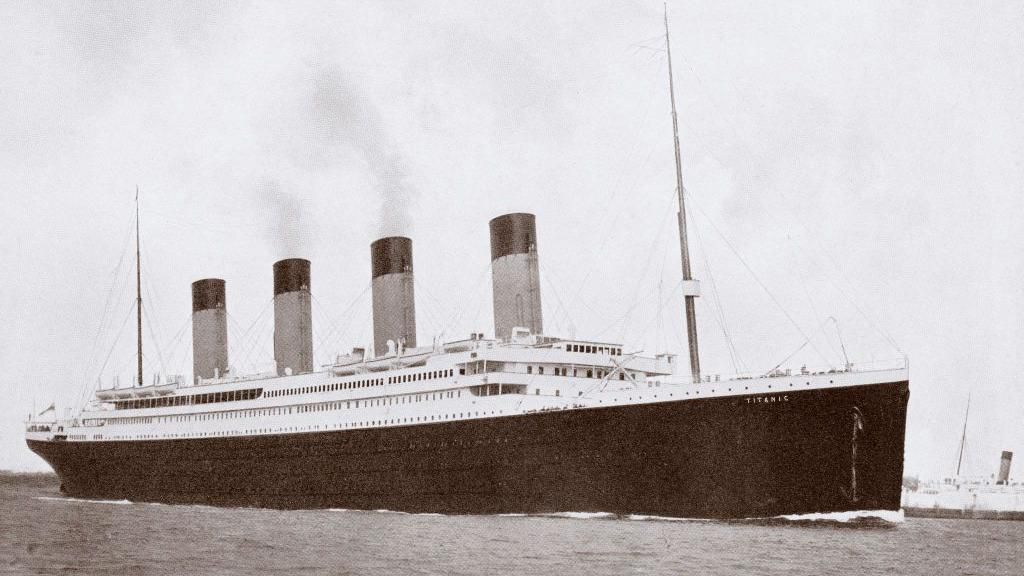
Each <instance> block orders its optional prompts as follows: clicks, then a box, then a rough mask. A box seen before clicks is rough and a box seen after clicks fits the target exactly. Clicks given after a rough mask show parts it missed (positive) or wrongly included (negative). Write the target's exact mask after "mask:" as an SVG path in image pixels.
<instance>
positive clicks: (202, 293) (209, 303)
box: [192, 278, 225, 312]
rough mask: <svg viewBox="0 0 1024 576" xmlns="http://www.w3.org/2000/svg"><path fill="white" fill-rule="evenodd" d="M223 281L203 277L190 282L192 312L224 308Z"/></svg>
mask: <svg viewBox="0 0 1024 576" xmlns="http://www.w3.org/2000/svg"><path fill="white" fill-rule="evenodd" d="M224 300H225V298H224V281H223V280H221V279H220V278H205V279H203V280H196V281H195V282H193V283H192V312H199V311H200V310H215V309H217V308H224V306H225V303H224Z"/></svg>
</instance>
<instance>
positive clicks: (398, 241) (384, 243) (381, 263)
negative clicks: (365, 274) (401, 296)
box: [370, 236, 412, 278]
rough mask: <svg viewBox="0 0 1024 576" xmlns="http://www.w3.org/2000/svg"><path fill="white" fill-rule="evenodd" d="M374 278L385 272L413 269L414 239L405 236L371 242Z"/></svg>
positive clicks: (392, 272)
mask: <svg viewBox="0 0 1024 576" xmlns="http://www.w3.org/2000/svg"><path fill="white" fill-rule="evenodd" d="M370 259H371V260H372V261H373V278H377V277H378V276H383V275H385V274H394V273H397V272H405V270H406V268H408V269H409V271H410V272H411V271H412V240H410V239H409V238H406V237H405V236H390V237H388V238H381V239H380V240H377V241H376V242H374V243H373V244H370Z"/></svg>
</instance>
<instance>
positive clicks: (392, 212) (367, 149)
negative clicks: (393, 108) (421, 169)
mask: <svg viewBox="0 0 1024 576" xmlns="http://www.w3.org/2000/svg"><path fill="white" fill-rule="evenodd" d="M312 90H313V93H312V114H313V117H314V123H313V124H314V134H315V135H316V137H318V138H319V139H321V140H322V141H323V143H324V144H327V145H344V146H348V147H350V148H351V149H352V150H353V151H354V152H356V153H357V154H358V155H359V156H360V157H361V158H362V159H363V161H364V162H365V163H366V166H367V168H368V169H369V171H370V175H371V178H372V181H373V184H374V188H375V190H376V192H377V193H378V195H379V197H380V213H379V214H378V218H377V234H378V236H397V235H402V234H407V233H409V221H410V218H409V208H410V207H409V204H410V202H411V201H412V199H413V197H414V191H413V189H412V187H411V186H410V184H409V182H408V163H407V161H406V159H405V157H404V156H403V155H402V154H401V153H400V152H399V151H398V148H397V146H396V145H395V143H394V141H393V140H392V139H391V138H390V137H389V135H388V133H387V130H386V129H385V128H384V123H383V121H382V119H381V117H380V112H379V111H378V110H377V108H376V107H375V106H374V105H373V104H372V103H371V102H370V101H369V100H368V99H367V98H366V97H364V96H363V94H362V93H361V92H360V91H359V89H358V88H357V87H355V86H354V85H353V84H352V83H351V82H349V81H348V79H347V78H346V77H345V75H344V74H343V73H342V71H341V70H339V69H338V68H336V67H322V68H318V69H315V70H314V71H313V86H312Z"/></svg>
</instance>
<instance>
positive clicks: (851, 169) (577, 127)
mask: <svg viewBox="0 0 1024 576" xmlns="http://www.w3.org/2000/svg"><path fill="white" fill-rule="evenodd" d="M512 4H519V3H503V2H501V3H500V2H419V3H411V2H410V3H405V2H375V3H369V2H322V3H321V2H292V3H264V2H200V1H194V2H163V3H132V2H116V1H115V2H103V3H99V2H97V3H84V2H76V3H44V2H5V3H3V5H2V6H0V78H2V80H0V200H2V203H0V206H2V207H3V209H2V210H0V246H2V251H0V270H2V271H3V272H2V273H0V366H3V372H2V373H0V393H2V394H3V402H2V403H0V469H15V470H42V469H45V468H46V465H45V463H44V462H42V460H40V459H38V458H37V457H35V456H34V455H33V454H32V453H31V452H29V451H28V450H27V448H26V447H25V445H24V440H23V422H24V420H25V418H26V416H27V415H28V414H29V413H30V412H31V411H32V410H36V411H38V410H41V409H42V408H43V407H45V406H48V405H49V404H50V403H51V402H56V403H57V405H58V407H59V408H58V409H59V410H60V411H61V412H63V411H64V409H65V408H66V407H69V406H73V405H74V404H75V402H76V401H78V399H80V398H82V397H83V395H84V396H88V395H89V394H91V392H92V390H94V389H95V388H96V386H97V385H100V386H103V387H110V386H112V385H113V382H114V380H115V379H119V381H120V383H121V384H126V383H128V382H130V380H131V377H132V374H133V371H134V331H133V317H132V316H131V314H132V306H133V298H134V284H133V282H134V276H133V275H134V272H133V268H132V266H133V263H132V260H133V254H132V246H131V231H132V226H133V218H134V210H135V193H136V187H138V189H139V191H140V194H139V197H140V200H139V208H140V214H141V230H142V270H143V276H144V282H143V302H144V307H145V311H144V314H143V316H144V318H145V320H146V328H145V329H144V360H145V364H146V378H147V379H150V378H152V377H154V375H155V374H163V375H165V376H166V375H171V374H184V375H186V378H188V377H189V376H188V375H189V374H190V372H191V351H190V349H191V342H190V338H191V334H190V330H189V321H190V314H191V308H190V283H191V282H192V281H194V280H197V279H200V278H207V277H218V278H223V279H225V280H226V282H227V308H228V314H229V317H230V320H229V344H230V357H231V364H232V366H233V367H234V369H235V371H236V372H241V373H245V372H256V371H262V370H266V369H267V368H268V366H271V365H272V361H273V358H272V342H271V340H272V339H271V334H272V316H273V314H272V313H271V312H270V305H271V300H272V283H271V282H272V276H271V266H272V263H273V262H274V261H276V260H278V259H280V258H285V257H305V258H309V259H310V260H311V261H312V292H313V296H314V302H313V308H314V311H313V316H314V318H313V319H314V347H315V355H316V359H317V363H318V364H326V363H328V362H330V361H331V360H332V358H334V356H335V355H337V354H339V353H345V352H347V351H348V350H349V349H351V348H352V347H356V346H365V345H366V344H367V343H369V342H370V341H371V340H372V326H371V319H370V298H369V291H368V287H369V284H370V262H369V244H370V242H372V241H373V240H375V239H377V238H379V237H382V236H386V235H395V234H401V235H407V236H409V237H411V238H412V239H413V250H414V261H415V272H416V281H415V289H416V299H417V301H416V310H417V328H418V333H419V334H418V339H419V341H420V342H430V341H432V340H433V339H434V338H439V339H443V340H454V339H459V338H463V337H465V336H467V335H468V334H470V333H471V332H484V333H488V334H490V333H493V326H492V321H491V302H490V298H491V296H490V278H489V248H488V228H487V222H488V220H489V219H490V218H493V217H495V216H498V215H500V214H504V213H507V212H511V211H524V212H532V213H534V214H536V216H537V226H538V250H539V255H540V262H541V278H542V280H541V282H542V297H543V306H544V320H545V331H546V332H547V333H549V334H552V335H561V336H572V335H575V336H576V337H579V338H588V339H596V340H605V341H612V342H618V343H622V344H624V345H625V347H626V349H627V350H631V351H636V350H643V351H645V352H646V353H650V354H654V353H659V352H672V353H676V354H683V355H684V357H685V349H686V340H685V329H684V326H683V314H682V298H681V297H680V293H679V292H680V285H679V279H680V272H679V245H678V237H677V233H676V230H675V203H674V202H675V175H674V163H673V152H672V131H671V116H670V112H669V101H668V93H667V80H668V76H667V62H666V57H665V51H664V38H663V22H662V18H663V12H662V10H663V6H662V4H661V3H659V2H647V1H642V2H640V1H637V2H586V3H583V2H547V3H540V4H538V3H531V5H524V6H518V5H512ZM668 11H669V15H670V19H671V22H670V23H671V41H672V49H673V58H674V62H673V64H674V72H675V75H674V78H675V82H676V91H677V101H678V107H679V124H680V138H681V143H682V149H683V164H684V166H683V173H684V180H685V184H686V189H687V198H688V202H689V204H688V210H689V223H690V240H691V246H692V250H693V258H694V276H695V277H697V278H698V279H700V280H701V281H702V287H703V296H702V297H701V298H700V299H699V301H698V305H697V319H698V324H699V326H698V331H699V335H700V336H699V337H700V346H701V354H702V366H703V370H704V372H705V374H721V375H723V376H729V375H734V374H737V373H763V372H766V371H768V370H769V369H771V368H773V367H775V366H779V365H781V366H782V367H783V368H785V367H790V368H793V369H799V368H800V366H802V365H807V366H808V367H810V368H819V367H826V368H827V367H841V366H842V365H843V364H845V362H846V361H847V358H848V360H849V361H850V362H852V363H853V364H854V366H855V367H860V368H869V367H872V366H883V365H886V362H895V363H896V364H897V365H898V364H900V363H902V362H903V360H902V358H903V357H904V356H906V358H908V361H909V365H910V370H911V390H912V392H911V400H910V410H909V416H908V428H907V436H906V459H905V469H906V471H907V473H909V474H918V475H921V476H924V477H930V478H936V477H941V476H943V475H950V474H952V472H953V469H954V468H955V465H956V459H957V451H958V448H959V443H960V437H961V430H962V427H963V426H964V414H965V409H966V405H967V399H968V395H970V397H971V412H970V418H969V419H968V421H967V450H966V453H965V456H964V465H963V468H964V472H965V473H967V474H976V475H990V474H992V473H994V472H995V471H996V469H997V466H998V458H999V453H1000V451H1001V450H1013V451H1014V452H1016V453H1017V454H1018V455H1019V456H1018V458H1024V418H1021V413H1022V409H1024V386H1022V385H1021V384H1020V382H1019V380H1020V376H1019V372H1020V366H1019V364H1020V358H1021V352H1020V351H1021V350H1022V349H1024V256H1022V255H1024V245H1022V244H1024V232H1022V228H1021V226H1022V224H1021V222H1022V221H1024V160H1022V159H1024V108H1022V107H1021V106H1020V103H1021V102H1022V101H1024V56H1022V54H1024V36H1022V35H1021V34H1020V33H1019V31H1020V30H1021V29H1022V28H1024V7H1022V6H1021V4H1020V3H1019V2H987V1H985V2H975V3H961V2H900V3H892V2H883V1H864V2H856V3H850V2H795V1H782V2H772V3H762V4H754V5H752V4H751V3H749V2H738V1H731V0H725V1H722V2H715V3H707V2H691V1H678V2H670V3H669V5H668ZM682 365H683V366H682V368H681V371H682V372H683V374H684V375H685V372H686V367H685V362H684V363H682ZM1022 465H1024V464H1022ZM1020 466H1021V465H1018V466H1017V468H1018V471H1016V472H1015V473H1013V474H1012V475H1013V476H1016V477H1021V474H1022V472H1020V471H1019V468H1020Z"/></svg>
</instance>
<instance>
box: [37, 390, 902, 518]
mask: <svg viewBox="0 0 1024 576" xmlns="http://www.w3.org/2000/svg"><path fill="white" fill-rule="evenodd" d="M908 397H909V386H908V383H907V382H893V383H888V384H877V385H869V386H851V387H846V388H832V389H823V390H806V391H800V392H788V393H779V394H773V395H772V396H771V397H770V398H774V399H775V400H774V401H771V400H770V398H769V399H768V401H757V398H758V397H756V396H740V397H728V398H709V399H703V400H685V401H677V402H666V403H660V404H642V405H631V406H617V407H608V408H598V409H586V410H566V411H554V412H545V413H535V414H527V415H521V416H509V417H501V418H489V419H477V420H466V421H457V422H447V423H437V424H429V425H416V426H404V427H391V428H377V429H362V430H342V431H330V432H317V433H301V434H289V435H273V436H247V437H229V438H204V439H186V440H149V441H138V442H128V441H112V442H67V441H51V442H39V441H29V442H28V444H29V447H30V448H31V449H32V450H33V451H34V452H36V453H37V454H39V455H40V456H42V457H43V458H45V459H46V461H47V462H49V463H50V465H51V466H52V467H53V469H54V470H55V471H56V472H57V474H58V475H59V476H60V478H61V482H62V490H63V491H64V493H65V494H67V495H69V496H74V497H84V498H100V499H115V500H120V499H127V500H132V501H150V502H165V503H193V504H210V505H223V506H256V507H269V508H348V509H365V510H373V509H388V510H400V511H407V512H439V513H454V514H495V513H545V512H561V511H578V512H612V513H617V514H642V515H656V516H672V517H686V518H749V517H769V516H776V515H781V514H801V513H811V512H839V511H848V510H898V509H899V507H900V489H901V483H902V475H903V437H904V428H905V424H906V407H907V400H908ZM760 398H762V400H763V399H765V397H763V396H762V397H760ZM855 414H856V415H855ZM858 420H859V421H860V422H861V423H862V427H861V428H860V429H857V428H858V427H857V421H858ZM855 430H856V431H855ZM854 435H856V438H854ZM854 445H856V449H855V450H856V455H855V456H854ZM854 461H855V465H854ZM854 470H855V471H856V472H855V474H854Z"/></svg>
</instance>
